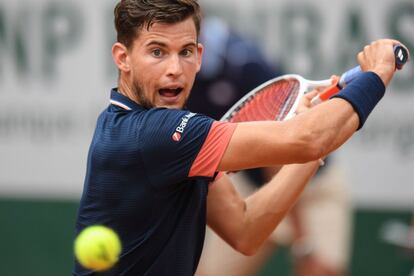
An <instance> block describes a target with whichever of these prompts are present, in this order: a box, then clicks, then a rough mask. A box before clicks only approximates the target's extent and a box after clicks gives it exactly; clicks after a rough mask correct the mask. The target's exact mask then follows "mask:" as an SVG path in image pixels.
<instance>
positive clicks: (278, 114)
mask: <svg viewBox="0 0 414 276" xmlns="http://www.w3.org/2000/svg"><path fill="white" fill-rule="evenodd" d="M394 55H395V64H396V70H397V69H398V70H401V69H402V68H403V66H404V64H405V63H406V62H407V61H408V59H409V54H408V50H407V49H406V48H404V47H403V46H401V45H397V46H395V47H394ZM361 73H362V70H361V67H359V66H357V67H355V68H353V69H351V70H349V71H347V72H345V73H344V74H342V76H341V77H335V78H332V79H328V80H322V81H312V80H307V79H305V78H303V77H301V76H300V75H296V74H289V75H283V76H280V77H277V78H274V79H271V80H269V81H267V82H266V83H264V84H262V85H260V86H259V87H257V88H255V89H254V90H252V91H251V92H249V93H248V94H246V95H245V96H244V97H243V98H241V99H240V100H239V101H238V102H236V103H235V104H234V105H233V106H232V107H231V108H230V109H229V110H228V111H227V112H226V114H224V116H223V117H222V118H221V121H226V122H234V123H237V122H247V121H268V120H276V121H283V120H287V119H290V118H292V117H293V116H294V115H295V111H296V108H297V107H298V104H299V100H300V99H301V98H302V96H303V95H304V94H306V93H308V92H310V91H312V90H314V89H323V92H322V93H320V94H319V95H318V96H316V97H315V98H313V99H312V102H311V103H312V104H313V105H316V104H318V103H320V102H322V101H326V100H327V99H329V98H330V97H332V96H333V95H335V94H336V93H338V92H339V91H340V90H341V89H343V88H344V87H345V86H346V85H347V84H349V83H351V82H352V81H353V80H354V79H355V78H357V77H358V76H359V74H361Z"/></svg>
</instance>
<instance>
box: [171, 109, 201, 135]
mask: <svg viewBox="0 0 414 276" xmlns="http://www.w3.org/2000/svg"><path fill="white" fill-rule="evenodd" d="M195 115H196V113H191V112H190V113H188V114H187V115H185V116H183V117H182V118H181V122H180V124H179V125H178V126H177V128H176V129H175V132H174V134H173V135H172V139H173V140H174V141H175V142H179V141H180V140H181V135H182V134H183V133H184V130H185V128H186V127H187V124H188V121H190V119H191V118H192V117H194V116H195Z"/></svg>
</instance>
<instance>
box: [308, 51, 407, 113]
mask: <svg viewBox="0 0 414 276" xmlns="http://www.w3.org/2000/svg"><path fill="white" fill-rule="evenodd" d="M394 57H395V69H396V70H401V69H402V68H403V67H404V64H406V63H407V61H408V60H409V58H410V55H409V53H408V50H407V48H405V47H404V46H402V45H400V44H398V45H395V46H394ZM361 73H362V69H361V67H360V66H356V67H354V68H352V69H350V70H348V71H346V72H345V73H343V74H342V76H341V78H340V79H339V80H338V81H337V82H336V84H335V85H332V86H330V87H328V88H327V89H325V91H323V92H322V93H320V94H319V95H317V96H315V97H314V98H313V99H312V100H311V104H312V105H317V104H319V103H321V102H323V101H326V100H328V99H329V98H330V97H332V96H333V95H335V94H336V93H338V92H339V90H341V89H343V88H344V87H345V86H346V85H348V84H349V83H351V82H352V81H353V80H355V79H356V78H357V77H358V76H359V75H360V74H361Z"/></svg>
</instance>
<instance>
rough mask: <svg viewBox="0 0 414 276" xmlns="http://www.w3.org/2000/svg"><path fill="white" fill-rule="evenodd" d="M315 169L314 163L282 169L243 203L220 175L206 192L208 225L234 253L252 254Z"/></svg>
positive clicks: (316, 163) (227, 180) (283, 215)
mask: <svg viewBox="0 0 414 276" xmlns="http://www.w3.org/2000/svg"><path fill="white" fill-rule="evenodd" d="M318 166H319V163H318V162H310V163H307V164H302V165H300V164H293V165H288V166H284V167H283V168H282V169H281V170H280V172H279V173H278V174H277V175H276V176H275V177H274V178H273V179H272V180H271V181H270V182H269V183H268V184H267V185H265V186H264V187H262V188H261V189H260V190H259V191H257V192H256V193H254V194H253V195H251V196H250V197H248V198H247V199H246V200H243V199H242V198H241V197H240V196H239V194H238V193H237V192H236V190H235V189H234V187H233V185H232V183H231V180H230V178H229V177H228V176H223V177H222V178H221V179H219V180H218V181H217V182H216V183H214V184H213V186H212V187H211V188H210V190H209V194H208V198H207V221H208V225H209V226H210V227H211V228H212V229H213V230H214V231H215V232H216V233H217V234H218V235H219V236H220V237H221V238H223V239H224V240H225V241H226V242H227V243H229V244H230V245H231V246H232V247H234V248H235V249H236V250H238V251H240V252H241V253H243V254H246V255H252V254H254V253H255V252H256V250H257V249H258V248H259V247H260V246H261V245H262V244H263V242H264V241H265V240H266V239H267V238H268V236H269V235H270V233H271V232H272V231H273V230H274V229H275V227H276V226H277V225H278V224H279V222H280V221H281V220H282V219H283V217H285V215H286V214H287V213H288V211H289V210H290V208H291V207H292V206H293V205H294V203H295V202H296V200H297V199H298V197H299V195H300V193H301V192H302V190H303V189H304V187H305V186H306V183H307V182H308V181H309V179H310V178H311V177H312V176H313V174H314V173H315V172H316V170H317V168H318Z"/></svg>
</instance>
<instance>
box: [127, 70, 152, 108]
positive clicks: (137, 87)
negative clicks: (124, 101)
mask: <svg viewBox="0 0 414 276" xmlns="http://www.w3.org/2000/svg"><path fill="white" fill-rule="evenodd" d="M132 93H133V94H134V96H135V98H136V99H137V100H138V103H139V104H140V105H141V106H143V107H144V108H146V109H151V108H154V107H155V105H154V104H153V103H152V102H151V100H150V99H148V98H147V97H146V96H145V93H144V89H143V88H142V85H141V82H140V81H139V80H138V79H136V78H134V80H133V81H132Z"/></svg>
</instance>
